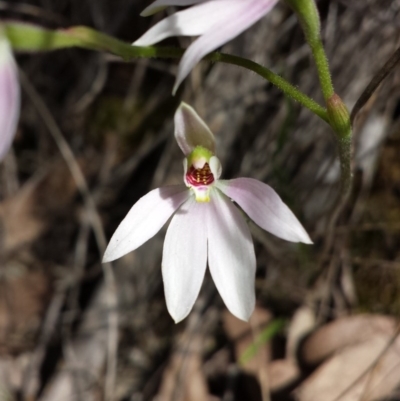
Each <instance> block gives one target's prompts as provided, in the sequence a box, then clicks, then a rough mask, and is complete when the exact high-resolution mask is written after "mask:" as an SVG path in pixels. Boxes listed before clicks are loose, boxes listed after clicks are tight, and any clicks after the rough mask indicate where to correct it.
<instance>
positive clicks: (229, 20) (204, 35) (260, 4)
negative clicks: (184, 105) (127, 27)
mask: <svg viewBox="0 0 400 401" xmlns="http://www.w3.org/2000/svg"><path fill="white" fill-rule="evenodd" d="M277 2H278V0H156V1H155V2H154V3H152V4H151V5H150V6H149V7H147V8H146V9H145V10H144V11H143V12H142V14H141V15H142V16H148V15H151V14H154V13H156V12H158V11H160V10H162V9H163V8H165V7H167V6H189V5H192V7H190V8H187V9H185V10H183V11H179V12H177V13H175V14H173V15H171V16H169V17H167V18H165V19H163V20H162V21H160V22H159V23H158V24H156V25H155V26H153V27H152V28H151V29H149V30H148V31H147V32H146V33H145V34H144V35H143V36H141V37H140V38H139V39H138V40H137V41H135V42H134V43H133V45H134V46H150V45H153V44H155V43H158V42H160V41H162V40H163V39H165V38H168V37H171V36H200V37H199V38H198V39H197V40H195V41H194V42H193V43H192V44H191V45H190V46H189V47H188V48H187V50H186V51H185V54H184V55H183V57H182V59H181V61H180V63H179V70H178V75H177V78H176V81H175V85H174V89H173V93H175V92H176V90H177V88H178V86H179V85H180V84H181V83H182V81H183V80H184V79H185V78H186V77H187V75H188V74H189V72H190V71H191V70H192V69H193V67H194V66H195V65H196V64H197V63H198V62H199V61H200V60H201V59H202V58H203V57H204V56H205V55H206V54H208V53H210V52H212V51H213V50H215V49H217V48H218V47H220V46H222V45H223V44H224V43H226V42H229V41H230V40H231V39H233V38H235V37H236V36H238V35H239V34H241V33H242V32H243V31H245V30H246V29H248V28H249V27H250V26H252V25H253V24H255V23H256V22H257V21H258V20H259V19H261V18H262V17H264V16H265V15H266V14H267V13H268V12H269V11H270V10H271V9H272V8H273V7H274V6H275V4H276V3H277Z"/></svg>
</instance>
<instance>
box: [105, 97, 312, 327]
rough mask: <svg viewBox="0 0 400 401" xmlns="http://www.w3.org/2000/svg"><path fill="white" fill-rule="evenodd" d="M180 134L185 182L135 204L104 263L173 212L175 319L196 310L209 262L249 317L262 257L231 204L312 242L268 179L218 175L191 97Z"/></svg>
mask: <svg viewBox="0 0 400 401" xmlns="http://www.w3.org/2000/svg"><path fill="white" fill-rule="evenodd" d="M175 138H176V141H177V142H178V145H179V147H180V148H181V149H182V151H183V153H184V155H185V159H184V175H183V181H184V185H176V186H169V187H164V188H157V189H154V190H153V191H151V192H149V193H148V194H147V195H145V196H143V198H141V199H139V201H138V202H137V203H136V204H135V205H134V206H133V207H132V209H131V210H130V211H129V213H128V215H127V216H126V217H125V219H124V220H123V221H122V222H121V224H120V225H119V227H118V228H117V230H116V231H115V233H114V235H113V236H112V238H111V240H110V243H109V244H108V247H107V249H106V252H105V255H104V259H103V262H110V261H112V260H115V259H117V258H120V257H121V256H123V255H125V254H127V253H128V252H131V251H133V250H134V249H136V248H138V247H139V246H141V245H142V244H143V243H144V242H146V241H147V240H148V239H150V238H151V237H153V236H154V235H155V234H156V233H157V232H158V231H159V230H160V229H161V228H162V227H163V225H164V224H165V223H166V222H167V220H168V219H169V218H170V217H171V216H172V215H174V216H173V217H172V220H171V223H170V225H169V227H168V230H167V235H166V237H165V242H164V250H163V257H162V275H163V281H164V290H165V297H166V301H167V308H168V311H169V313H170V315H171V316H172V317H173V319H174V320H175V322H176V323H177V322H179V321H181V320H182V319H184V318H185V317H186V316H187V315H188V314H189V312H190V311H191V309H192V307H193V304H194V302H195V300H196V298H197V296H198V294H199V292H200V287H201V284H202V282H203V279H204V274H205V271H206V266H207V259H208V265H209V267H210V272H211V276H212V278H213V280H214V282H215V285H216V286H217V289H218V291H219V293H220V294H221V297H222V299H223V300H224V302H225V304H226V306H227V307H228V309H229V310H230V311H231V313H232V314H234V315H235V316H237V317H238V318H239V319H242V320H248V319H249V317H250V315H251V314H252V312H253V309H254V303H255V295H254V281H255V273H256V259H255V254H254V246H253V241H252V238H251V235H250V230H249V227H248V226H247V223H246V221H245V219H244V217H243V215H242V213H241V212H240V210H239V209H238V208H237V207H236V206H235V205H234V204H233V202H232V200H233V201H235V202H236V203H237V204H238V205H239V206H240V207H241V208H242V210H243V211H244V212H245V213H246V214H247V215H248V216H249V217H250V218H251V219H252V220H253V221H254V222H255V223H256V224H258V225H259V226H260V227H261V228H263V229H264V230H267V231H269V232H270V233H272V234H274V235H276V236H277V237H280V238H283V239H285V240H287V241H292V242H304V243H306V244H311V243H312V241H311V240H310V237H309V236H308V234H307V233H306V231H305V230H304V228H303V227H302V225H301V224H300V222H299V221H298V220H297V218H296V217H295V215H294V214H293V213H292V212H291V211H290V209H289V208H288V207H287V206H286V205H285V204H284V203H283V202H282V200H281V198H280V197H279V196H278V195H277V193H276V192H275V191H274V190H273V189H272V188H271V187H269V186H268V185H266V184H264V183H262V182H260V181H257V180H255V179H253V178H236V179H233V180H220V179H219V177H220V175H221V164H220V162H219V160H218V158H217V157H216V156H215V140H214V135H213V134H212V133H211V131H210V129H209V128H208V127H207V125H206V124H205V123H204V121H203V120H202V119H201V118H200V117H199V116H198V114H197V113H196V112H195V111H194V110H193V109H192V108H191V107H190V106H188V105H187V104H185V103H182V104H181V105H180V107H179V108H178V110H177V111H176V113H175Z"/></svg>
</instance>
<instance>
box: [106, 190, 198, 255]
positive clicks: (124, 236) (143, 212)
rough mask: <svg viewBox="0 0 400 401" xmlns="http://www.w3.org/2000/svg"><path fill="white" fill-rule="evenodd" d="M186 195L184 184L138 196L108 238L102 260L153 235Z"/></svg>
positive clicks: (124, 251) (136, 245)
mask: <svg viewBox="0 0 400 401" xmlns="http://www.w3.org/2000/svg"><path fill="white" fill-rule="evenodd" d="M189 196H190V192H189V191H188V189H187V188H186V186H184V185H176V186H170V187H164V188H157V189H154V190H153V191H151V192H149V193H148V194H147V195H145V196H143V197H142V198H140V199H139V200H138V201H137V202H136V203H135V204H134V205H133V207H132V208H131V210H130V211H129V213H128V214H127V215H126V217H125V218H124V219H123V220H122V222H121V224H120V225H119V226H118V228H117V230H116V231H115V233H114V235H113V236H112V237H111V240H110V242H109V244H108V246H107V249H106V251H105V253H104V257H103V262H111V261H112V260H115V259H118V258H120V257H121V256H123V255H126V254H127V253H128V252H131V251H133V250H135V249H136V248H138V247H139V246H140V245H142V244H143V243H145V242H146V241H147V240H149V239H150V238H151V237H153V236H154V235H156V234H157V232H158V231H159V230H160V229H161V227H162V226H163V225H164V224H165V223H166V222H167V220H168V219H169V218H170V217H171V215H172V213H174V212H175V210H177V209H178V208H179V206H180V205H182V203H183V202H185V200H187V199H188V197H189Z"/></svg>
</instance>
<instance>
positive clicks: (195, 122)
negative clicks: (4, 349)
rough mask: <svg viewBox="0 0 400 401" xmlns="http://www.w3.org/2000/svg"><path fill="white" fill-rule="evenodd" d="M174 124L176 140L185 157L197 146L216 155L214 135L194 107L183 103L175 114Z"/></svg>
mask: <svg viewBox="0 0 400 401" xmlns="http://www.w3.org/2000/svg"><path fill="white" fill-rule="evenodd" d="M174 122H175V139H176V141H177V142H178V145H179V147H180V148H181V149H182V152H183V153H184V154H185V156H187V155H189V154H190V153H191V152H192V150H193V149H194V148H195V147H196V146H203V147H204V148H206V149H208V150H210V151H211V152H212V153H215V138H214V135H213V133H212V132H211V131H210V129H209V128H208V126H207V124H206V123H205V122H204V121H203V120H202V119H201V118H200V117H199V115H198V114H197V113H196V111H195V110H194V109H193V108H192V107H190V106H189V105H188V104H186V103H184V102H182V103H181V104H180V106H179V107H178V109H177V110H176V112H175V117H174Z"/></svg>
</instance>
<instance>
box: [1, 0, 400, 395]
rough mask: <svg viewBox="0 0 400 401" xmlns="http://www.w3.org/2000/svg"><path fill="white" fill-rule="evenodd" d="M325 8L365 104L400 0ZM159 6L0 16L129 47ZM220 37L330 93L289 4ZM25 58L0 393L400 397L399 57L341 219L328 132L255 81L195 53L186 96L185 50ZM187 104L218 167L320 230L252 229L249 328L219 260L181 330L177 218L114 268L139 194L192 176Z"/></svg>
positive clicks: (390, 41) (312, 90)
mask: <svg viewBox="0 0 400 401" xmlns="http://www.w3.org/2000/svg"><path fill="white" fill-rule="evenodd" d="M317 3H318V7H319V10H320V13H321V18H322V30H323V37H324V41H325V45H326V49H327V53H328V57H329V60H330V63H331V68H332V75H333V81H334V84H335V88H336V92H337V93H339V95H340V96H341V97H342V99H343V100H344V101H345V103H346V104H347V106H348V107H349V109H351V108H352V107H353V105H354V104H355V102H356V101H357V99H358V97H359V96H360V94H361V92H362V91H363V89H364V88H365V87H366V85H367V84H368V82H369V81H370V80H371V79H372V77H373V76H374V75H375V74H376V73H377V72H378V70H379V68H380V67H382V66H383V64H384V63H385V62H386V60H387V59H389V57H390V56H391V55H392V54H393V53H394V52H395V50H396V49H397V48H398V47H399V45H400V1H399V0H364V1H351V0H321V1H318V2H317ZM147 4H149V1H144V0H143V1H142V0H114V1H111V0H30V1H28V0H26V1H20V0H8V1H0V19H14V20H22V21H28V22H34V23H39V24H42V25H44V26H46V27H49V28H62V27H69V26H73V25H87V26H91V27H94V28H96V29H98V30H100V31H102V32H106V33H108V34H111V35H114V36H116V37H118V38H119V39H122V40H126V41H127V42H132V41H134V40H135V39H137V38H138V37H139V36H140V35H141V34H142V33H143V32H145V31H146V29H147V28H148V27H149V26H151V25H153V24H154V23H155V22H156V21H158V20H159V19H160V18H162V16H163V15H165V13H164V14H163V13H161V14H160V15H155V16H154V17H150V18H142V17H140V16H139V13H140V11H141V10H142V9H143V8H144V7H145V6H146V5H147ZM189 43H190V39H187V38H179V39H176V38H174V39H170V40H167V41H165V44H169V45H172V46H177V45H181V46H184V47H186V46H187V45H188V44H189ZM223 50H224V52H226V53H232V54H237V55H241V56H245V57H248V58H250V59H252V60H255V61H257V62H258V63H260V64H262V65H265V66H267V67H269V68H271V69H272V70H273V71H275V72H277V73H279V74H281V75H282V76H284V77H285V78H286V79H288V80H289V81H290V82H292V83H294V84H295V85H296V86H298V87H299V88H301V90H302V91H304V92H305V93H306V94H308V95H309V96H311V97H312V98H314V99H315V100H317V101H319V102H322V96H321V93H320V89H319V85H318V80H317V74H316V70H315V67H314V65H313V63H312V60H311V57H310V51H309V48H308V47H307V46H306V45H305V42H304V37H303V35H302V32H301V30H300V28H299V26H298V23H297V20H296V18H295V16H294V15H293V14H292V13H291V11H290V9H289V8H288V7H287V6H286V5H285V4H284V3H283V2H280V3H279V4H278V6H277V7H276V8H275V9H274V10H273V11H272V12H271V13H270V14H269V15H268V16H267V17H265V18H264V19H262V20H261V21H260V22H259V23H257V24H256V25H255V26H253V27H252V28H251V29H249V30H248V31H246V32H245V33H244V34H242V35H240V36H239V37H238V38H236V39H235V40H233V41H232V42H230V43H228V44H227V45H225V46H224V48H223ZM17 61H18V64H19V66H20V68H21V85H22V111H21V119H20V123H19V127H18V132H17V136H16V139H15V141H14V146H13V150H12V151H11V152H10V154H9V155H8V156H7V158H6V159H5V161H4V162H3V163H2V165H1V166H0V222H1V225H0V227H1V231H0V233H1V237H0V238H1V248H0V260H1V264H0V401H19V400H23V401H101V400H105V401H111V400H113V401H148V400H157V401H218V400H220V401H258V400H262V401H269V400H272V401H295V400H297V401H339V400H340V401H342V400H343V401H356V400H357V401H373V400H391V401H394V400H400V392H399V391H398V390H399V388H400V387H399V386H400V338H399V337H398V334H399V332H400V326H399V319H398V317H399V315H400V73H399V66H397V67H396V68H395V69H394V71H393V72H392V73H391V74H390V75H389V76H388V77H387V78H386V79H385V81H384V82H383V84H382V85H381V86H380V87H379V88H378V90H377V91H376V92H375V93H374V95H373V96H372V97H371V99H370V100H369V102H368V103H367V105H366V106H365V107H364V108H363V109H362V110H361V112H360V113H359V115H358V118H357V120H356V123H355V126H354V155H355V157H354V172H355V174H354V187H353V191H352V195H351V197H350V200H349V202H348V204H347V206H346V209H345V210H344V212H343V213H342V215H341V217H340V220H339V222H338V225H337V226H336V227H335V228H334V229H333V230H329V229H328V228H327V222H328V219H329V216H330V214H331V212H332V208H333V207H334V201H335V198H336V196H337V194H338V190H339V181H338V179H339V164H338V161H337V152H336V149H335V144H334V141H333V139H332V132H331V130H330V128H329V126H328V125H327V124H325V123H324V122H323V121H322V120H320V119H318V118H317V117H316V116H314V115H312V114H311V113H310V112H309V111H308V110H306V109H302V108H301V107H300V106H299V105H298V104H295V103H294V102H292V101H291V100H289V99H287V98H285V97H284V96H283V95H282V94H281V93H280V92H279V91H278V90H277V89H276V88H274V87H273V86H272V85H271V84H269V83H267V82H265V81H263V80H262V79H261V78H260V77H259V76H256V75H255V74H253V73H250V72H249V71H246V70H244V69H240V68H238V67H234V66H229V65H220V64H209V63H201V64H200V65H199V66H198V67H196V68H195V70H194V71H193V73H192V74H191V76H190V77H189V78H188V79H187V80H186V81H185V83H184V85H183V87H182V88H181V89H180V90H179V91H178V94H177V96H175V97H172V96H171V90H172V85H173V81H174V76H175V73H176V69H177V62H176V61H169V60H157V59H152V60H137V61H133V62H129V63H128V62H124V61H122V60H120V59H118V58H116V57H114V56H111V55H108V54H99V53H94V52H90V51H84V50H79V49H69V50H62V51H55V52H51V53H43V54H17ZM181 100H185V101H186V102H187V103H189V104H191V105H192V106H194V107H195V109H196V110H197V111H198V113H199V114H200V115H201V116H202V117H203V118H204V120H205V121H206V122H207V123H208V124H209V126H210V127H211V129H212V130H213V132H214V133H215V135H216V138H217V146H218V156H219V158H220V160H221V162H222V165H223V177H224V178H234V177H238V176H247V177H253V178H257V179H259V180H262V181H264V182H266V183H268V184H269V185H271V186H272V187H273V188H275V189H276V191H277V192H278V193H279V194H280V195H281V196H282V198H283V199H284V200H285V202H286V203H287V204H288V205H289V206H290V207H291V209H292V210H293V211H294V212H295V214H296V215H297V216H298V217H299V219H300V221H301V222H302V223H303V224H304V226H305V227H306V229H307V231H308V232H309V233H310V236H311V238H312V239H313V241H314V245H313V246H306V245H299V244H292V243H288V242H285V241H282V240H280V239H277V238H275V237H273V236H272V235H270V234H268V233H265V232H263V231H262V230H261V229H259V228H257V227H256V226H255V225H251V231H252V234H253V238H254V241H255V249H256V256H257V280H256V296H257V307H256V311H255V312H254V314H253V316H252V318H251V320H250V322H249V323H244V322H242V321H239V320H237V319H236V318H235V317H233V316H232V315H231V314H230V313H229V312H228V311H227V310H226V308H225V306H224V304H223V302H222V300H221V298H220V296H219V294H218V293H217V291H216V289H215V286H214V284H213V282H212V280H211V277H210V275H209V273H207V274H206V279H205V282H204V284H203V287H202V291H201V294H200V297H199V298H198V300H197V302H196V304H195V307H194V309H193V311H192V312H191V314H190V315H189V317H188V318H187V319H185V320H184V321H183V322H181V323H179V324H177V325H175V324H174V322H173V320H172V319H171V317H170V316H169V314H168V312H167V309H166V305H165V300H164V292H163V286H162V278H161V254H162V245H163V239H164V235H165V228H164V229H163V230H161V232H160V233H159V234H158V235H157V236H156V237H154V238H153V239H151V240H150V241H149V242H147V243H146V244H145V245H143V246H142V247H141V248H139V249H138V250H137V251H135V252H133V253H130V254H128V255H127V256H125V257H123V258H122V259H119V260H117V261H116V262H113V263H112V264H106V265H101V263H100V261H101V257H102V254H103V252H104V249H105V246H106V244H107V241H108V239H109V238H110V236H111V235H112V233H113V232H114V230H115V228H116V227H117V225H118V224H119V222H120V221H121V219H122V218H123V217H124V216H125V215H126V213H127V212H128V210H129V209H130V207H131V206H132V205H133V204H134V203H135V202H136V201H137V200H138V199H139V198H140V197H141V196H143V195H144V194H146V193H147V192H148V191H149V190H150V189H152V188H156V187H159V186H162V185H165V184H171V183H180V182H181V179H182V155H181V153H180V150H179V148H178V146H177V145H176V143H175V140H174V137H173V114H174V112H175V110H176V107H177V105H178V104H179V102H180V101H181ZM328 236H332V238H333V241H332V245H331V247H329V248H328V249H326V246H325V244H326V241H327V237H328Z"/></svg>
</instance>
